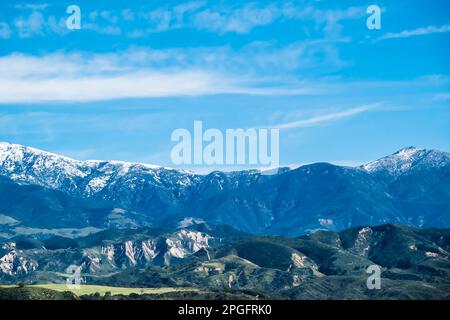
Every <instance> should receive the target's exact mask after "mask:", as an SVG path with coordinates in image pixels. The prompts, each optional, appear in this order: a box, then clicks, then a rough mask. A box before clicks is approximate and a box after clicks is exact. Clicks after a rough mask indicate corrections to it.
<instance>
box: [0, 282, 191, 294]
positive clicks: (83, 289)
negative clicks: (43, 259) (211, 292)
mask: <svg viewBox="0 0 450 320" xmlns="http://www.w3.org/2000/svg"><path fill="white" fill-rule="evenodd" d="M1 287H3V288H11V287H17V286H16V285H0V288H1ZM27 287H38V288H45V289H50V290H55V291H60V292H64V291H71V292H73V293H75V294H76V295H77V296H82V295H88V294H93V293H96V292H98V293H99V294H100V295H104V294H105V293H106V292H111V294H112V295H117V294H124V295H129V294H132V293H136V294H164V293H169V292H192V291H198V290H197V289H194V288H123V287H109V286H96V285H80V287H79V288H78V289H77V288H68V287H67V286H66V284H37V285H31V286H27Z"/></svg>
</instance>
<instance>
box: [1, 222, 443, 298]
mask: <svg viewBox="0 0 450 320" xmlns="http://www.w3.org/2000/svg"><path fill="white" fill-rule="evenodd" d="M2 248H3V249H2V250H3V253H2V254H0V256H2V257H1V258H0V270H1V272H0V279H1V281H2V283H10V284H14V283H15V284H18V283H23V284H39V283H41V284H48V283H55V284H58V283H59V284H64V283H65V281H66V278H67V277H68V275H67V274H65V270H66V268H67V267H68V266H69V265H71V264H75V265H79V266H81V268H82V281H83V282H82V283H86V284H89V285H100V286H113V287H130V288H179V289H180V290H179V291H180V292H177V290H175V291H172V292H170V294H169V293H168V294H167V295H166V294H164V295H161V296H158V298H162V299H164V298H169V297H172V298H194V297H197V298H202V297H203V298H205V297H206V296H208V297H210V298H213V297H217V295H218V294H219V295H220V294H222V295H229V297H231V298H245V299H256V298H260V299H262V298H283V299H330V298H337V299H431V298H432V299H448V298H450V296H449V292H450V262H449V260H448V257H449V252H450V230H448V229H445V230H444V229H415V228H410V227H405V226H399V225H390V224H388V225H382V226H378V227H358V228H351V229H347V230H344V231H342V232H332V231H317V232H315V233H312V234H310V235H305V236H301V237H297V238H285V237H261V236H253V235H250V234H245V233H242V232H239V231H236V230H233V229H231V228H229V227H223V226H210V225H206V224H204V223H199V224H195V223H194V224H192V225H190V226H188V227H184V228H180V229H176V230H172V231H167V230H162V229H151V228H142V229H121V230H118V229H110V230H106V231H102V232H99V233H94V234H92V235H89V236H85V237H80V238H75V239H70V238H61V237H58V238H55V237H50V238H47V239H36V238H33V237H16V238H12V239H10V240H7V241H4V242H3V244H2ZM373 264H377V265H379V266H381V267H382V285H381V290H369V289H367V286H366V280H367V277H368V274H367V273H366V269H367V267H368V266H370V265H373ZM60 286H61V285H60ZM183 288H195V289H196V290H194V291H189V290H187V291H186V290H184V291H183V290H181V289H183ZM33 289H34V287H33ZM4 290H6V289H4ZM8 290H9V292H11V291H14V288H13V289H11V288H8ZM17 290H18V289H17ZM36 290H39V289H36ZM181 291H183V292H181ZM1 292H2V291H1V290H0V296H1V294H2V293H1ZM3 292H6V291H3ZM206 293H208V294H206ZM213 293H214V294H213ZM4 294H5V297H7V296H6V293H4ZM8 294H10V293H8ZM74 294H75V295H77V292H76V291H74ZM204 294H206V296H205V295H204ZM84 298H88V297H84ZM89 298H95V299H97V298H102V296H101V295H100V296H98V295H92V296H90V297H89ZM110 298H114V299H128V298H133V299H137V298H145V295H144V296H138V295H136V294H134V295H132V296H131V297H130V296H125V295H117V296H114V297H110ZM147 298H156V296H153V297H147ZM222 298H225V296H223V297H222Z"/></svg>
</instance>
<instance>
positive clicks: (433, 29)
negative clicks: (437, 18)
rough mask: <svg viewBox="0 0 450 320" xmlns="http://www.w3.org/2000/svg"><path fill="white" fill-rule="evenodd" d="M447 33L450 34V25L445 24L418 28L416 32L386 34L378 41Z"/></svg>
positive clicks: (406, 31) (405, 31) (404, 31)
mask: <svg viewBox="0 0 450 320" xmlns="http://www.w3.org/2000/svg"><path fill="white" fill-rule="evenodd" d="M445 32H450V24H445V25H442V26H428V27H422V28H417V29H414V30H403V31H401V32H397V33H386V34H385V35H382V36H381V37H379V38H378V39H377V41H380V40H387V39H398V38H409V37H417V36H425V35H429V34H435V33H445Z"/></svg>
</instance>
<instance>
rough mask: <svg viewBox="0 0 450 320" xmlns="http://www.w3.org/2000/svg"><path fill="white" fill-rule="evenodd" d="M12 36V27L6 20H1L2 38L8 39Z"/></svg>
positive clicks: (0, 30)
mask: <svg viewBox="0 0 450 320" xmlns="http://www.w3.org/2000/svg"><path fill="white" fill-rule="evenodd" d="M9 37H11V28H10V27H9V24H7V23H6V22H0V39H8V38H9Z"/></svg>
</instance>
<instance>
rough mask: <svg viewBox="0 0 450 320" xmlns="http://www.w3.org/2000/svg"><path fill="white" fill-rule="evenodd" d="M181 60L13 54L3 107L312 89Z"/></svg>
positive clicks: (169, 55)
mask: <svg viewBox="0 0 450 320" xmlns="http://www.w3.org/2000/svg"><path fill="white" fill-rule="evenodd" d="M197 58H198V57H197ZM179 59H181V60H183V59H187V57H186V56H181V53H180V52H178V51H168V52H166V51H149V50H141V51H139V50H134V51H133V50H130V51H127V52H122V53H118V54H91V55H87V54H82V53H79V54H63V53H54V54H48V55H44V56H29V55H23V54H12V55H9V56H5V57H0V69H1V70H2V78H1V79H0V103H36V102H42V101H97V100H112V99H122V98H144V97H167V96H183V95H187V96H196V95H210V94H252V95H272V94H280V95H286V94H297V95H298V94H308V93H310V91H309V89H308V88H307V87H299V86H291V87H287V86H281V87H279V86H276V85H269V86H268V85H265V83H263V81H262V80H261V79H255V78H252V77H251V76H244V75H242V74H241V75H239V76H237V75H236V74H232V73H227V72H226V71H225V70H224V69H214V68H212V67H211V66H210V65H209V66H208V65H207V64H205V63H204V61H205V60H202V59H199V60H195V59H194V60H190V61H187V62H184V63H178V62H179ZM203 59H205V58H203ZM206 59H207V58H206ZM215 63H218V61H216V62H214V63H213V65H214V64H215Z"/></svg>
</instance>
